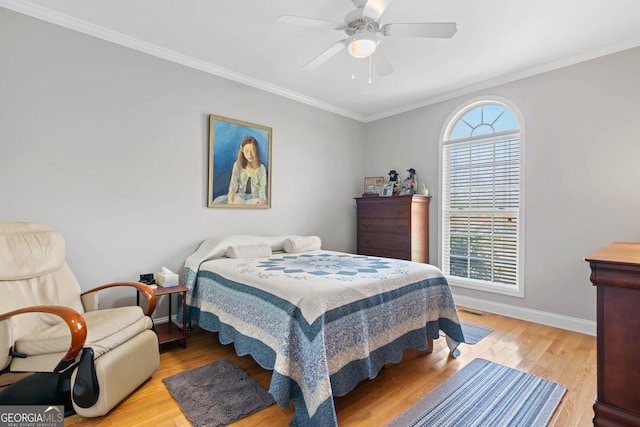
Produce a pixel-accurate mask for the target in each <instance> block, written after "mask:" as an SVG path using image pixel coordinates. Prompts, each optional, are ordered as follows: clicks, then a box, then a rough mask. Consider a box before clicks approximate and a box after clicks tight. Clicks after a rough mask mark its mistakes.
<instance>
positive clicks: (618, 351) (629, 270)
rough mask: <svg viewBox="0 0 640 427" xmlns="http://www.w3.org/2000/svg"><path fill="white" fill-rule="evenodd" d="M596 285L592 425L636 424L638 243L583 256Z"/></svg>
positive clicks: (639, 385)
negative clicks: (595, 384) (595, 389)
mask: <svg viewBox="0 0 640 427" xmlns="http://www.w3.org/2000/svg"><path fill="white" fill-rule="evenodd" d="M586 260H587V261H588V262H589V265H590V267H591V276H590V280H591V282H592V283H593V284H594V285H595V286H596V287H597V295H598V296H597V298H598V303H597V351H598V362H597V363H598V395H597V397H596V402H595V404H594V405H593V410H594V418H593V424H594V425H595V426H607V427H609V426H640V243H612V244H611V245H609V246H607V247H605V248H603V249H601V250H600V251H598V252H596V253H594V254H592V255H590V256H588V257H587V258H586Z"/></svg>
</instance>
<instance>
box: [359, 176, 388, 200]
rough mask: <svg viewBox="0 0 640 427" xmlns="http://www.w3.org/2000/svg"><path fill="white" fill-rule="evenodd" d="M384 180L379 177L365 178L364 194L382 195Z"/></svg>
mask: <svg viewBox="0 0 640 427" xmlns="http://www.w3.org/2000/svg"><path fill="white" fill-rule="evenodd" d="M383 189H384V178H383V177H381V176H375V177H367V178H365V179H364V194H377V195H379V196H381V195H382V190H383Z"/></svg>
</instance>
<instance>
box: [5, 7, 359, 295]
mask: <svg viewBox="0 0 640 427" xmlns="http://www.w3.org/2000/svg"><path fill="white" fill-rule="evenodd" d="M209 114H216V115H220V116H224V117H229V118H233V119H237V120H243V121H247V122H251V123H256V124H260V125H265V126H270V127H272V128H273V143H272V146H273V152H272V156H273V165H271V171H270V172H271V178H272V192H273V197H272V208H271V209H229V208H226V209H225V208H207V207H206V199H207V179H208V178H207V177H208V171H207V168H208V163H207V155H208V138H209V136H208V128H209V121H208V115H209ZM364 129H365V125H364V124H363V123H359V122H357V121H354V120H352V119H347V118H344V117H341V116H338V115H335V114H332V113H329V112H326V111H323V110H319V109H316V108H313V107H309V106H306V105H303V104H300V103H297V102H295V101H292V100H289V99H285V98H283V97H279V96H276V95H273V94H269V93H266V92H263V91H260V90H257V89H253V88H250V87H247V86H244V85H241V84H238V83H234V82H231V81H228V80H225V79H222V78H218V77H216V76H212V75H209V74H206V73H203V72H199V71H195V70H192V69H189V68H187V67H184V66H180V65H176V64H174V63H171V62H168V61H165V60H162V59H158V58H155V57H152V56H149V55H146V54H143V53H140V52H137V51H134V50H131V49H128V48H124V47H121V46H117V45H115V44H112V43H109V42H105V41H101V40H98V39H96V38H93V37H90V36H86V35H83V34H79V33H77V32H74V31H71V30H67V29H64V28H61V27H58V26H56V25H52V24H48V23H45V22H42V21H39V20H36V19H33V18H29V17H26V16H24V15H21V14H17V13H14V12H10V11H8V10H6V9H2V8H0V201H1V202H0V206H1V207H0V221H42V222H45V223H48V224H50V225H52V226H53V227H55V228H56V229H58V230H60V231H61V232H62V233H63V234H64V235H65V238H66V240H67V259H68V262H69V264H70V266H71V268H72V270H73V271H74V273H75V274H76V276H77V277H78V280H79V281H80V283H81V286H82V287H83V289H89V288H92V287H94V286H97V285H100V284H103V283H108V282H112V281H121V280H132V279H137V278H138V275H139V274H140V273H146V272H154V271H159V269H160V267H161V266H162V265H164V266H166V267H168V268H170V269H172V270H174V271H179V270H180V268H181V266H182V264H183V261H184V259H185V258H186V257H187V256H188V255H189V254H190V253H191V252H193V251H194V250H195V249H196V247H197V245H198V244H199V243H200V242H201V241H202V240H203V239H205V238H207V237H212V236H219V235H222V234H228V233H242V234H264V235H273V234H291V233H293V234H317V235H320V236H322V238H323V242H324V247H325V248H327V249H334V250H341V251H355V207H354V205H355V204H354V201H353V197H354V195H357V194H359V193H360V192H361V188H362V176H363V164H362V159H361V155H362V152H363V151H364V150H363V146H364ZM116 297H117V296H111V297H109V296H108V295H107V296H106V297H104V298H103V300H105V301H106V303H109V302H110V301H109V300H110V299H111V300H114V299H116ZM124 298H125V299H126V298H128V297H124ZM111 303H113V302H112V301H111Z"/></svg>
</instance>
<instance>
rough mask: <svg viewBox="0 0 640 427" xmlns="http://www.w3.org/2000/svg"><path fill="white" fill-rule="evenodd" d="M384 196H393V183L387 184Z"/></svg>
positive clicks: (383, 191)
mask: <svg viewBox="0 0 640 427" xmlns="http://www.w3.org/2000/svg"><path fill="white" fill-rule="evenodd" d="M382 195H383V196H384V197H389V196H393V182H389V183H387V184H385V186H384V188H383V189H382Z"/></svg>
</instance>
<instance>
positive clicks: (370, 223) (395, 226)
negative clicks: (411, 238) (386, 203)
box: [358, 218, 411, 235]
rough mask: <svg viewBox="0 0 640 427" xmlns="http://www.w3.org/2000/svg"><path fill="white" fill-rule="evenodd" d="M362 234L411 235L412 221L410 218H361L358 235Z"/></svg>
mask: <svg viewBox="0 0 640 427" xmlns="http://www.w3.org/2000/svg"><path fill="white" fill-rule="evenodd" d="M361 233H382V234H388V233H392V234H405V235H409V233H411V221H409V219H408V218H407V219H404V218H403V219H392V218H361V219H360V220H359V221H358V234H361Z"/></svg>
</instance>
